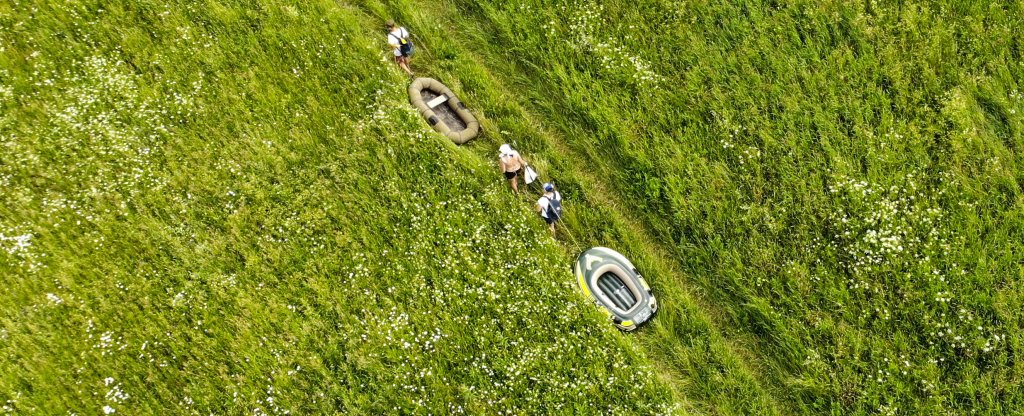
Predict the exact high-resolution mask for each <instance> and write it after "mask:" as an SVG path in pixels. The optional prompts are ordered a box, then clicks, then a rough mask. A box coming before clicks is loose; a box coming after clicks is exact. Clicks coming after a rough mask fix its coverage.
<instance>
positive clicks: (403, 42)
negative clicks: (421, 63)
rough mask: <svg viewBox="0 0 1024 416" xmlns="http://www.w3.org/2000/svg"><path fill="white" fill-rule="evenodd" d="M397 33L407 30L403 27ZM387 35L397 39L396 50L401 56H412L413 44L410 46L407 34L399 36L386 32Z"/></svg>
mask: <svg viewBox="0 0 1024 416" xmlns="http://www.w3.org/2000/svg"><path fill="white" fill-rule="evenodd" d="M398 33H405V34H408V33H409V32H408V31H406V30H405V28H404V27H403V28H402V29H400V30H399V31H398ZM388 35H390V36H394V37H395V39H398V52H399V53H401V54H402V56H412V53H413V46H412V41H411V40H409V38H408V36H406V37H400V36H397V35H395V34H394V33H388Z"/></svg>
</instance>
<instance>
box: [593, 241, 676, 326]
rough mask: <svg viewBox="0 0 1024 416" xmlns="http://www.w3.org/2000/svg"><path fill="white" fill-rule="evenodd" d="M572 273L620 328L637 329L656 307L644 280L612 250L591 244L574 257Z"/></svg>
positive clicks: (655, 302)
mask: <svg viewBox="0 0 1024 416" xmlns="http://www.w3.org/2000/svg"><path fill="white" fill-rule="evenodd" d="M573 274H575V275H576V282H577V283H578V284H579V286H580V289H581V290H583V293H584V294H585V295H587V297H589V298H590V299H591V300H593V301H594V303H596V304H598V306H601V308H602V309H603V310H604V311H605V313H606V314H608V317H609V318H611V320H612V322H613V323H614V324H615V326H617V327H619V328H620V329H622V330H625V331H632V330H634V329H636V328H637V326H639V325H640V324H642V323H644V322H646V321H647V320H648V319H650V318H651V316H653V315H654V312H656V311H657V310H658V301H657V300H656V299H655V298H654V293H652V292H651V287H650V286H648V285H647V281H645V280H644V278H643V276H641V275H640V272H638V271H637V270H636V268H635V267H633V263H630V262H629V260H628V259H626V257H625V256H623V255H622V254H620V253H618V252H617V251H615V250H612V249H610V248H605V247H594V248H591V249H589V250H587V251H584V252H583V254H580V256H579V257H578V258H577V259H576V264H575V265H574V266H573Z"/></svg>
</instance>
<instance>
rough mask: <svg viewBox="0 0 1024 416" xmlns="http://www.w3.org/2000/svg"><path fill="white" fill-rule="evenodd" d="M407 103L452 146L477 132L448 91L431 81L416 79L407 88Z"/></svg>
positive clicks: (473, 119)
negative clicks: (451, 142) (448, 140)
mask: <svg viewBox="0 0 1024 416" xmlns="http://www.w3.org/2000/svg"><path fill="white" fill-rule="evenodd" d="M409 102H411V103H412V105H413V107H416V109H417V110H419V112H420V115H422V116H423V118H425V119H426V120H427V123H428V124H430V126H431V127H433V128H434V130H437V132H438V133H441V134H443V135H445V136H447V137H448V138H449V139H451V141H453V142H455V144H463V143H465V142H467V141H469V140H470V139H473V138H474V137H476V136H477V134H479V133H480V123H479V122H477V120H476V117H474V116H473V113H470V112H469V110H468V109H466V105H465V104H462V101H459V98H458V97H456V96H455V93H453V92H452V90H450V89H448V87H446V86H445V85H444V84H442V83H441V82H440V81H438V80H436V79H433V78H416V79H415V80H413V82H412V84H411V85H409Z"/></svg>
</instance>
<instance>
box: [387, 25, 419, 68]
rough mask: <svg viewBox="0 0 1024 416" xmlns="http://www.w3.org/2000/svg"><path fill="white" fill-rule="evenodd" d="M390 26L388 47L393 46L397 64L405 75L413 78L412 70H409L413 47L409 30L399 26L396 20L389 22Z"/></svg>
mask: <svg viewBox="0 0 1024 416" xmlns="http://www.w3.org/2000/svg"><path fill="white" fill-rule="evenodd" d="M387 26H388V45H390V46H391V50H392V51H394V53H395V63H397V64H398V66H399V67H400V68H402V69H403V70H404V71H405V73H407V74H409V76H412V75H413V74H412V69H409V57H410V56H412V52H413V46H412V40H410V39H409V36H411V35H410V34H409V30H408V29H406V28H405V27H402V26H398V25H397V24H395V21H394V20H388V21H387Z"/></svg>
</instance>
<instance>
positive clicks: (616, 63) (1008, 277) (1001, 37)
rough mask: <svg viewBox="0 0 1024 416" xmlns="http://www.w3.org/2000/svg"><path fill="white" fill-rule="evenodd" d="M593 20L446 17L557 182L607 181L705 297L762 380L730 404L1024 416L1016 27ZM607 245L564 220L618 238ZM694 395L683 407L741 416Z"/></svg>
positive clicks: (575, 12)
mask: <svg viewBox="0 0 1024 416" xmlns="http://www.w3.org/2000/svg"><path fill="white" fill-rule="evenodd" d="M602 4H603V5H602V6H588V5H582V4H570V5H544V4H541V3H533V2H520V3H515V4H504V3H502V4H478V3H475V2H474V3H469V2H466V3H462V2H459V10H460V12H461V13H462V14H463V15H464V16H470V17H471V18H466V19H461V20H460V22H467V23H460V25H459V26H460V27H458V28H457V29H456V30H455V32H458V33H468V34H469V36H470V37H471V41H470V42H469V43H468V45H472V49H474V51H475V52H476V53H477V54H479V55H482V56H483V59H484V60H486V61H487V62H491V63H492V65H493V67H495V68H501V72H502V76H503V77H505V78H506V79H508V80H509V82H508V83H507V85H506V88H507V89H508V90H511V91H523V92H524V95H527V97H526V98H525V99H524V100H522V102H523V103H525V104H526V105H528V106H530V107H533V108H536V110H534V111H535V113H537V114H538V115H542V116H543V120H544V123H545V124H546V125H547V126H548V127H547V128H548V129H550V130H554V131H557V132H558V136H559V137H562V138H564V141H565V143H564V144H563V145H562V146H558V147H551V146H548V144H547V143H545V142H544V141H540V140H538V141H533V142H530V141H527V143H528V144H529V145H530V147H532V148H533V149H535V150H536V151H538V152H541V153H543V154H550V153H555V152H557V153H562V154H564V149H567V148H568V149H570V150H571V151H572V152H573V153H572V154H573V157H569V158H566V159H570V160H559V161H557V162H556V164H555V165H554V166H553V168H554V169H552V171H554V172H559V173H558V175H565V176H567V177H564V178H563V177H559V178H558V179H560V180H565V179H568V181H569V182H570V184H571V183H572V182H573V181H574V179H575V178H574V175H578V173H574V172H579V171H581V170H586V171H587V172H591V175H592V176H599V177H602V178H606V179H609V182H610V184H609V185H610V187H611V188H612V189H615V190H618V191H619V192H621V193H622V194H623V197H624V198H622V199H620V200H623V201H630V202H629V203H628V204H627V207H625V208H624V211H627V212H629V213H630V214H631V215H634V216H638V217H640V218H641V219H642V220H643V221H644V222H645V224H646V229H647V230H649V232H650V233H653V234H655V235H656V236H657V237H656V238H655V240H657V241H660V242H661V243H660V244H659V246H661V247H662V248H661V249H660V250H653V251H656V252H657V251H662V252H664V250H668V251H670V252H671V253H672V254H673V256H672V257H675V258H676V262H677V264H676V267H678V268H679V269H680V270H681V272H682V273H679V274H671V275H662V278H663V279H664V278H668V279H667V281H666V280H662V281H660V282H659V283H660V284H656V286H657V287H659V288H661V289H664V288H666V287H674V286H676V285H693V286H695V287H699V288H701V289H703V292H704V293H706V297H705V299H706V300H705V301H704V302H702V303H701V304H702V306H704V307H705V308H707V309H706V310H708V311H710V313H711V316H712V319H713V321H714V322H715V323H716V324H717V326H718V328H720V330H721V331H723V333H724V334H725V338H726V339H728V340H729V341H730V342H728V343H727V344H726V345H729V344H733V345H736V346H738V347H737V348H732V349H731V350H732V351H733V352H735V354H736V355H738V356H739V357H743V358H744V359H747V360H750V361H752V363H751V366H749V368H752V371H751V373H752V375H753V376H754V377H755V378H756V379H757V380H756V384H755V387H754V388H753V389H747V390H746V391H744V392H743V393H744V394H751V393H754V392H756V391H758V390H761V389H765V390H766V391H767V392H768V394H770V395H771V396H772V397H774V399H775V400H774V402H775V403H780V406H781V408H782V409H787V410H791V411H813V412H822V411H833V412H843V413H846V412H851V411H856V412H875V411H880V412H889V411H899V412H908V411H909V412H925V413H934V412H942V411H967V410H969V409H970V410H978V409H984V411H989V412H1006V411H1009V410H1011V409H1016V408H1018V407H1020V401H1021V400H1022V396H1021V394H1020V391H1019V387H1018V386H1017V382H1016V380H1018V379H1019V375H1020V372H1021V370H1022V369H1021V367H1020V364H1019V363H1018V360H1015V359H1014V357H1015V351H1017V350H1019V347H1020V343H1021V340H1020V337H1019V335H1018V334H1017V332H1018V331H1017V329H1018V328H1019V327H1020V312H1019V310H1020V309H1019V307H1018V306H1019V304H1020V303H1019V299H1020V286H1019V276H1020V268H1019V265H1018V263H1019V261H1018V260H1017V257H1018V256H1017V255H1015V254H1013V253H1019V252H1020V251H1021V247H1020V244H1021V243H1020V235H1021V231H1022V225H1024V224H1022V223H1021V222H1020V216H1019V213H1020V207H1021V206H1022V204H1021V202H1020V197H1019V195H1020V189H1019V180H1020V177H1019V169H1017V168H1016V165H1017V163H1018V160H1019V157H1018V156H1017V151H1016V149H1017V148H1018V147H1019V146H1020V143H1021V137H1020V127H1021V119H1020V116H1019V111H1021V110H1022V108H1021V105H1022V103H1021V100H1020V93H1019V92H1018V88H1019V86H1018V84H1017V82H1018V80H1019V79H1020V75H1021V70H1022V68H1021V64H1020V62H1021V59H1020V58H1021V56H1020V52H1019V50H1020V49H1019V47H1020V42H1021V39H1020V37H1019V36H1020V35H1019V34H1020V33H1021V32H1020V30H1019V29H1020V21H1019V18H1018V17H1017V16H1020V10H1019V9H1018V8H1017V7H1018V6H1016V5H1007V6H1005V8H1004V7H999V6H992V7H989V6H981V5H963V4H960V3H950V4H936V5H934V6H929V7H920V6H910V5H901V4H899V3H893V4H888V3H868V4H864V3H847V2H829V3H825V4H818V3H813V4H812V3H807V4H793V5H785V6H783V5H776V4H771V3H757V2H749V3H745V4H740V5H724V4H717V3H708V2H698V3H695V4H687V5H685V6H683V5H675V4H670V3H668V2H642V3H635V2H631V3H628V4H626V3H621V4H620V3H617V2H604V3H602ZM666 28H670V29H666ZM538 29H539V30H538ZM449 35H451V33H449ZM510 56H514V57H515V58H516V59H511V60H510V59H508V58H509V57H510ZM509 61H511V65H509V64H506V62H509ZM510 124H512V125H516V123H515V121H514V120H512V121H510ZM523 124H529V122H524V123H523ZM525 136H526V137H530V135H529V134H525ZM581 164H582V165H584V168H582V169H581V168H580V167H579V165H581ZM563 172H569V173H563ZM580 182H582V181H580ZM577 191H578V192H579V193H578V194H574V195H573V196H574V197H576V198H578V199H586V200H588V201H589V200H590V198H588V194H592V192H593V189H592V188H587V187H583V189H578V190H577ZM567 193H568V192H567ZM602 195H607V194H606V193H602ZM605 224H607V222H602V221H601V220H599V219H589V220H588V219H579V221H577V222H574V225H575V226H576V227H575V231H576V232H577V233H578V234H583V235H584V236H585V237H584V238H590V239H592V240H594V241H602V242H604V241H609V240H611V241H615V240H616V239H628V237H626V238H623V236H622V231H623V230H630V228H631V227H625V228H615V229H614V230H617V231H612V233H611V234H612V235H608V234H609V233H608V232H607V231H608V230H607V228H606V227H604V226H603V225H605ZM641 247H643V248H642V249H641V250H644V249H646V250H648V251H650V250H652V247H650V246H649V245H647V246H641ZM657 257H661V256H657ZM711 305H715V306H711ZM709 306H710V307H709ZM670 322H671V321H669V320H667V319H662V320H659V321H658V322H656V323H655V324H654V327H655V328H656V329H655V330H654V331H653V332H654V334H651V335H650V336H648V335H647V334H645V335H644V336H643V337H644V339H645V341H646V340H651V341H652V342H649V343H646V342H645V344H646V346H647V347H648V349H649V350H650V351H652V355H654V356H655V357H665V358H666V359H664V360H661V361H662V363H661V364H662V365H663V366H671V365H673V364H677V363H679V362H680V361H682V362H687V360H686V359H685V358H683V359H682V360H679V359H678V357H675V356H671V355H670V354H667V353H664V352H662V351H670V352H676V351H678V350H679V345H678V344H677V343H672V342H671V340H673V339H679V340H687V339H690V337H688V335H690V334H689V333H688V332H686V331H688V328H683V327H680V326H671V327H670V328H666V326H670V325H669V324H670ZM664 331H669V332H672V331H678V333H677V334H673V335H675V336H671V335H670V336H665V337H662V336H661V334H662V333H663V332H664ZM665 341H668V342H667V343H666V342H665ZM693 351H694V350H692V349H691V350H688V351H686V352H685V353H683V354H681V355H682V356H683V357H686V356H691V355H692V352H693ZM747 351H749V352H747ZM750 352H752V353H753V354H751V353H750ZM732 355H733V354H730V353H728V352H726V353H721V354H719V355H718V356H720V357H721V356H732ZM669 357H671V358H669ZM699 368H706V367H703V366H700V367H699ZM740 369H742V368H740ZM733 370H736V369H732V370H730V371H733ZM691 371H692V370H691ZM727 372H729V371H727ZM691 376H693V378H694V379H698V380H703V379H704V378H705V377H706V376H707V374H702V373H699V372H691V373H686V374H684V376H683V377H682V380H684V381H682V382H681V383H680V385H682V386H683V390H684V392H685V393H686V394H687V396H688V397H690V398H691V399H692V398H701V399H706V401H705V400H701V402H702V405H706V406H708V407H709V408H711V409H714V410H719V411H729V410H735V409H744V411H748V412H752V411H755V409H753V408H748V407H743V406H744V405H745V404H744V402H742V401H738V400H737V399H740V400H742V399H741V397H742V396H740V395H735V396H732V397H731V399H732V400H728V399H727V400H723V397H721V396H725V395H727V394H724V395H723V394H722V393H721V389H717V388H716V386H706V385H701V384H700V383H699V382H698V383H694V382H692V381H691V380H690V379H689V377H691ZM758 386H759V387H758ZM716 394H718V395H720V396H718V397H716V396H715V395H716ZM752 396H753V397H759V396H758V395H756V394H753V395H752ZM755 402H756V401H755ZM737 406H740V407H737ZM773 407H774V408H779V407H776V406H773ZM759 410H763V409H759Z"/></svg>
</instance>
